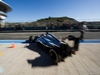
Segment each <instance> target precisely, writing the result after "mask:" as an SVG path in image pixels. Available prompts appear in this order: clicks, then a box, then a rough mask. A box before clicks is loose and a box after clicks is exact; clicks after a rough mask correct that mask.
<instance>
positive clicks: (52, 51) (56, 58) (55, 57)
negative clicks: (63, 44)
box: [49, 49, 59, 64]
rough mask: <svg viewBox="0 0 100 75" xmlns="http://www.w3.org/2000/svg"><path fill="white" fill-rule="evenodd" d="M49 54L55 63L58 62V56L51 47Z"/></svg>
mask: <svg viewBox="0 0 100 75" xmlns="http://www.w3.org/2000/svg"><path fill="white" fill-rule="evenodd" d="M49 55H50V57H51V59H52V60H53V61H54V62H55V63H56V64H57V63H58V62H59V56H58V54H57V53H56V52H55V51H54V50H53V49H50V51H49Z"/></svg>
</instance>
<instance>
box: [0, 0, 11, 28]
mask: <svg viewBox="0 0 100 75" xmlns="http://www.w3.org/2000/svg"><path fill="white" fill-rule="evenodd" d="M11 10H12V8H11V7H10V6H9V5H8V4H7V3H5V2H4V1H2V0H0V27H4V24H5V23H4V19H5V18H6V17H7V12H10V11H11Z"/></svg>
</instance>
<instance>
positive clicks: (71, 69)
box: [0, 32, 100, 75]
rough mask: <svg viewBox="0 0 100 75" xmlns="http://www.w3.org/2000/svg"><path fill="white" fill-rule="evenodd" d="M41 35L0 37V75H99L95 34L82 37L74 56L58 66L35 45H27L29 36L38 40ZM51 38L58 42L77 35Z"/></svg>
mask: <svg viewBox="0 0 100 75" xmlns="http://www.w3.org/2000/svg"><path fill="white" fill-rule="evenodd" d="M41 33H42V34H43V32H39V33H36V32H31V33H0V75H100V33H99V32H92V33H91V32H87V33H85V39H84V40H83V41H80V45H79V51H77V52H76V55H72V57H67V58H66V59H65V60H64V61H62V62H60V63H58V65H56V64H54V63H53V62H52V61H51V59H50V56H49V55H48V54H46V53H45V52H44V51H43V50H42V49H40V48H39V47H38V46H37V45H36V44H35V43H32V44H30V43H29V41H28V38H29V36H30V35H33V36H36V35H38V36H39V35H40V34H41ZM52 34H54V35H55V36H57V38H59V39H61V38H62V37H65V36H66V35H68V34H71V35H75V36H79V34H80V33H79V32H68V33H67V32H57V33H56V32H52ZM12 43H13V44H14V48H12Z"/></svg>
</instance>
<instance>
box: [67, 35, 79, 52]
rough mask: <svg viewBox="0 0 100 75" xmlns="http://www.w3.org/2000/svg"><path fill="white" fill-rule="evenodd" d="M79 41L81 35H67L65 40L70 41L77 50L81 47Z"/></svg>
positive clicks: (69, 43)
mask: <svg viewBox="0 0 100 75" xmlns="http://www.w3.org/2000/svg"><path fill="white" fill-rule="evenodd" d="M79 41H80V37H75V36H73V35H69V36H68V37H66V40H65V42H66V43H68V45H69V46H70V47H72V48H73V49H74V50H75V51H78V49H79Z"/></svg>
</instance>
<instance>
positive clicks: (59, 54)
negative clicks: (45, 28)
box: [29, 33, 80, 63]
mask: <svg viewBox="0 0 100 75" xmlns="http://www.w3.org/2000/svg"><path fill="white" fill-rule="evenodd" d="M65 39H68V40H69V41H73V47H71V46H70V45H69V44H67V43H66V42H65ZM79 40H80V37H75V36H73V35H69V36H67V37H65V38H64V39H63V40H61V41H60V40H59V39H57V38H56V37H55V36H54V35H53V34H50V33H46V34H41V35H40V36H35V37H34V38H33V36H30V37H29V41H30V42H31V43H33V42H35V43H37V45H38V47H40V48H41V49H42V50H43V51H45V52H47V53H48V54H49V55H50V57H51V59H52V60H53V61H54V62H55V63H58V62H60V61H63V60H64V59H65V58H66V57H68V56H71V55H72V54H75V53H76V51H77V50H78V48H79Z"/></svg>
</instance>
